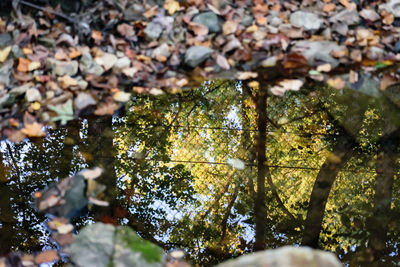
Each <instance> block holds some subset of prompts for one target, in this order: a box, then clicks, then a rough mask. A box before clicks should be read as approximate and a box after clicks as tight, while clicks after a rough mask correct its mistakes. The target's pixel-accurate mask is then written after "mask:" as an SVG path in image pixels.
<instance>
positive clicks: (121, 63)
mask: <svg viewBox="0 0 400 267" xmlns="http://www.w3.org/2000/svg"><path fill="white" fill-rule="evenodd" d="M130 66H131V60H130V59H129V58H128V57H121V58H119V59H118V60H117V62H115V65H114V68H117V69H125V68H129V67H130Z"/></svg>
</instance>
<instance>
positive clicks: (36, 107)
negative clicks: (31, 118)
mask: <svg viewBox="0 0 400 267" xmlns="http://www.w3.org/2000/svg"><path fill="white" fill-rule="evenodd" d="M31 108H32V109H33V110H39V109H40V103H39V102H33V103H32V104H31Z"/></svg>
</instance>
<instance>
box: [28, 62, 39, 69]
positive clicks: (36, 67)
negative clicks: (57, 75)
mask: <svg viewBox="0 0 400 267" xmlns="http://www.w3.org/2000/svg"><path fill="white" fill-rule="evenodd" d="M38 68H40V62H39V61H32V62H31V63H29V65H28V71H33V70H37V69H38Z"/></svg>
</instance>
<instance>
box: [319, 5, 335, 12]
mask: <svg viewBox="0 0 400 267" xmlns="http://www.w3.org/2000/svg"><path fill="white" fill-rule="evenodd" d="M335 9H336V5H335V4H334V3H328V4H325V5H324V7H323V8H322V11H324V12H326V13H330V12H332V11H334V10H335Z"/></svg>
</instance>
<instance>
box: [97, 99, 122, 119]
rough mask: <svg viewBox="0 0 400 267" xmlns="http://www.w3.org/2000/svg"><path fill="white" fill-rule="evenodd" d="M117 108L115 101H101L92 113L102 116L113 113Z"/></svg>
mask: <svg viewBox="0 0 400 267" xmlns="http://www.w3.org/2000/svg"><path fill="white" fill-rule="evenodd" d="M118 108H119V105H118V104H117V103H114V102H111V103H102V104H100V106H98V107H97V109H96V110H95V111H94V114H95V115H97V116H104V115H113V114H114V112H115V111H116V110H117V109H118Z"/></svg>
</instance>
